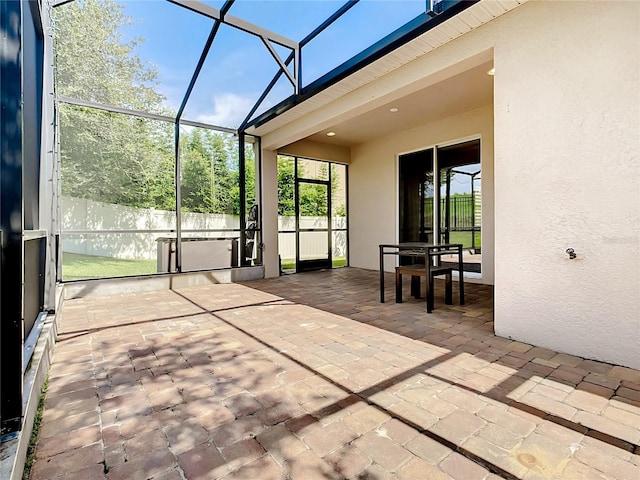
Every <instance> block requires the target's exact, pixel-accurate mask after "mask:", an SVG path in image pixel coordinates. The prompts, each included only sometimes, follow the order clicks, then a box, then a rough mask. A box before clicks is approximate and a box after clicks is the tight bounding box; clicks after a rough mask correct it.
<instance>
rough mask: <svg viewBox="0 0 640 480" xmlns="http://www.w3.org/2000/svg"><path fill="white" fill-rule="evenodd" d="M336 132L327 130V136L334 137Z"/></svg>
mask: <svg viewBox="0 0 640 480" xmlns="http://www.w3.org/2000/svg"><path fill="white" fill-rule="evenodd" d="M335 136H336V132H327V137H335Z"/></svg>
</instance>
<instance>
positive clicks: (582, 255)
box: [350, 2, 640, 368]
mask: <svg viewBox="0 0 640 480" xmlns="http://www.w3.org/2000/svg"><path fill="white" fill-rule="evenodd" d="M639 26H640V3H638V2H620V3H618V2H615V3H614V2H607V8H603V6H602V4H601V3H598V2H529V3H527V4H525V5H523V6H521V7H519V8H518V9H516V10H514V11H513V12H510V13H508V14H506V15H505V16H503V17H501V18H499V19H498V20H496V21H495V22H492V23H490V24H488V25H486V26H484V27H482V28H480V29H478V30H477V31H475V32H472V33H471V34H468V35H466V36H465V37H463V38H461V39H460V40H458V41H455V42H452V43H451V44H449V45H446V46H444V47H441V48H440V49H438V50H437V51H434V52H433V53H432V54H430V55H427V56H425V57H424V58H423V59H421V60H420V61H421V62H423V61H427V60H428V57H429V56H432V57H433V58H434V61H435V60H437V61H440V59H442V58H443V57H445V58H447V57H450V58H451V61H455V60H456V57H457V56H458V57H457V58H459V59H462V58H464V57H463V56H461V55H460V54H461V53H462V52H467V53H475V52H476V51H482V50H483V49H487V48H493V49H494V65H495V69H496V75H495V78H494V82H495V83H494V107H493V112H491V111H490V109H481V110H478V111H474V112H469V113H467V114H465V115H462V116H459V117H453V118H449V119H444V120H442V121H439V122H436V123H433V124H430V125H425V126H423V127H420V128H417V129H413V130H410V131H407V132H404V133H402V134H400V135H394V136H390V137H387V138H382V139H378V140H376V141H375V142H371V143H369V144H365V145H361V146H359V147H354V148H353V149H352V163H351V166H350V179H351V185H350V188H351V190H350V192H351V195H350V207H351V211H350V213H351V217H350V220H351V224H350V225H351V232H350V240H351V264H352V265H353V266H358V267H363V268H377V264H378V257H377V250H376V246H377V244H378V243H382V242H393V241H395V240H396V235H397V233H396V232H397V187H396V185H397V165H396V163H397V161H396V158H397V155H398V154H400V153H404V152H407V151H412V150H416V149H421V148H424V147H428V146H432V145H433V144H437V143H440V142H448V141H451V140H453V139H456V138H460V137H465V136H466V135H471V136H473V135H480V136H481V138H482V146H483V150H482V160H483V221H484V222H485V223H483V242H482V245H483V270H484V273H483V281H485V282H487V283H494V284H495V304H494V308H495V329H496V333H497V334H498V335H501V336H506V337H511V338H514V339H517V340H521V341H524V342H528V343H532V344H535V345H538V346H543V347H547V348H551V349H554V350H558V351H562V352H568V353H573V354H576V355H581V356H584V357H587V358H594V359H599V360H604V361H609V362H612V363H616V364H622V365H628V366H632V367H636V368H638V367H640V229H639V225H640V161H639V152H640V31H639ZM492 117H493V118H492ZM492 120H493V122H492ZM492 125H493V130H494V135H495V137H494V138H495V159H494V158H493V153H494V152H493V150H494V146H493V145H492V144H491V140H492V135H491V126H492ZM492 167H493V168H492ZM490 169H491V170H490ZM494 170H495V179H493V178H491V185H487V182H488V181H489V180H490V176H489V175H493V172H494ZM492 187H493V188H494V189H495V207H494V205H493V198H491V193H490V192H492ZM492 214H493V215H492ZM494 219H495V240H494V239H493V238H492V234H493V233H494V225H493V224H492V222H493V221H494ZM492 244H493V248H491V245H492ZM568 247H572V248H574V249H575V251H576V252H577V254H578V257H577V258H576V259H575V260H570V259H569V257H568V255H567V254H566V253H565V250H566V249H567V248H568ZM494 255H495V258H493V256H494ZM494 265H495V274H494V271H493V267H494Z"/></svg>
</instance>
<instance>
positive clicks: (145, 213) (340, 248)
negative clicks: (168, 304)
mask: <svg viewBox="0 0 640 480" xmlns="http://www.w3.org/2000/svg"><path fill="white" fill-rule="evenodd" d="M62 216H63V219H62V249H63V251H64V252H69V253H79V254H84V255H98V256H103V257H112V258H133V259H149V260H152V259H156V257H157V241H158V239H160V238H166V237H169V236H172V235H173V236H175V233H172V231H173V232H175V229H176V215H175V212H172V211H168V210H156V209H153V208H134V207H126V206H123V205H115V204H110V203H103V202H95V201H92V200H85V199H81V198H71V197H63V198H62ZM300 227H301V228H326V227H327V221H326V219H325V218H320V217H302V218H301V219H300ZM239 228H240V218H239V217H238V216H235V215H219V214H213V213H192V212H188V213H183V214H182V230H183V237H239V236H240V232H223V231H214V232H188V233H186V232H184V230H225V229H236V230H237V229H239ZM332 228H334V229H344V228H346V218H345V217H334V218H333V219H332ZM278 229H279V230H295V218H294V217H282V216H281V217H278ZM74 231H75V232H92V231H96V233H74ZM302 235H303V237H302V242H301V252H300V256H301V258H314V257H318V256H322V255H326V253H327V250H328V242H327V236H326V234H324V233H322V232H309V233H306V234H305V233H303V234H302ZM278 243H279V253H280V256H281V257H282V258H283V259H293V258H295V256H296V250H295V247H296V246H295V234H283V233H281V234H279V235H278ZM332 252H333V256H334V257H344V256H345V255H346V232H344V231H343V232H334V234H333V239H332Z"/></svg>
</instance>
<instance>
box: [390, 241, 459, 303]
mask: <svg viewBox="0 0 640 480" xmlns="http://www.w3.org/2000/svg"><path fill="white" fill-rule="evenodd" d="M379 249H380V303H384V257H385V255H394V256H398V257H414V258H423V259H424V265H425V275H426V280H427V281H426V282H425V283H426V284H427V289H428V288H429V276H430V275H431V268H432V265H433V260H434V259H436V263H437V264H438V265H439V264H440V261H441V257H442V256H443V255H457V257H458V262H457V263H458V267H457V270H458V272H459V273H458V289H459V297H460V305H464V274H463V265H462V244H459V243H424V242H404V243H396V244H380V245H379ZM454 268H455V267H454ZM427 298H429V292H428V291H427ZM427 310H429V308H428V306H427Z"/></svg>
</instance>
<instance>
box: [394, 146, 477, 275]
mask: <svg viewBox="0 0 640 480" xmlns="http://www.w3.org/2000/svg"><path fill="white" fill-rule="evenodd" d="M434 170H435V171H437V172H438V175H434ZM481 172H482V169H481V165H480V140H472V141H469V142H463V143H459V144H455V145H450V146H446V147H434V148H429V149H426V150H421V151H419V152H413V153H410V154H406V155H401V156H400V158H399V188H398V195H399V198H398V206H399V212H398V215H399V232H398V239H399V241H400V242H428V243H435V242H437V243H461V244H462V245H463V247H464V262H463V263H464V265H463V268H464V271H465V272H474V273H480V272H481V255H480V254H481V249H482V243H481V242H482V235H481V227H482V189H481ZM435 205H438V208H435ZM434 232H435V233H434ZM442 260H443V261H445V262H447V261H448V260H449V259H446V258H443V259H442ZM456 262H457V260H456ZM456 266H457V263H456Z"/></svg>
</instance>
